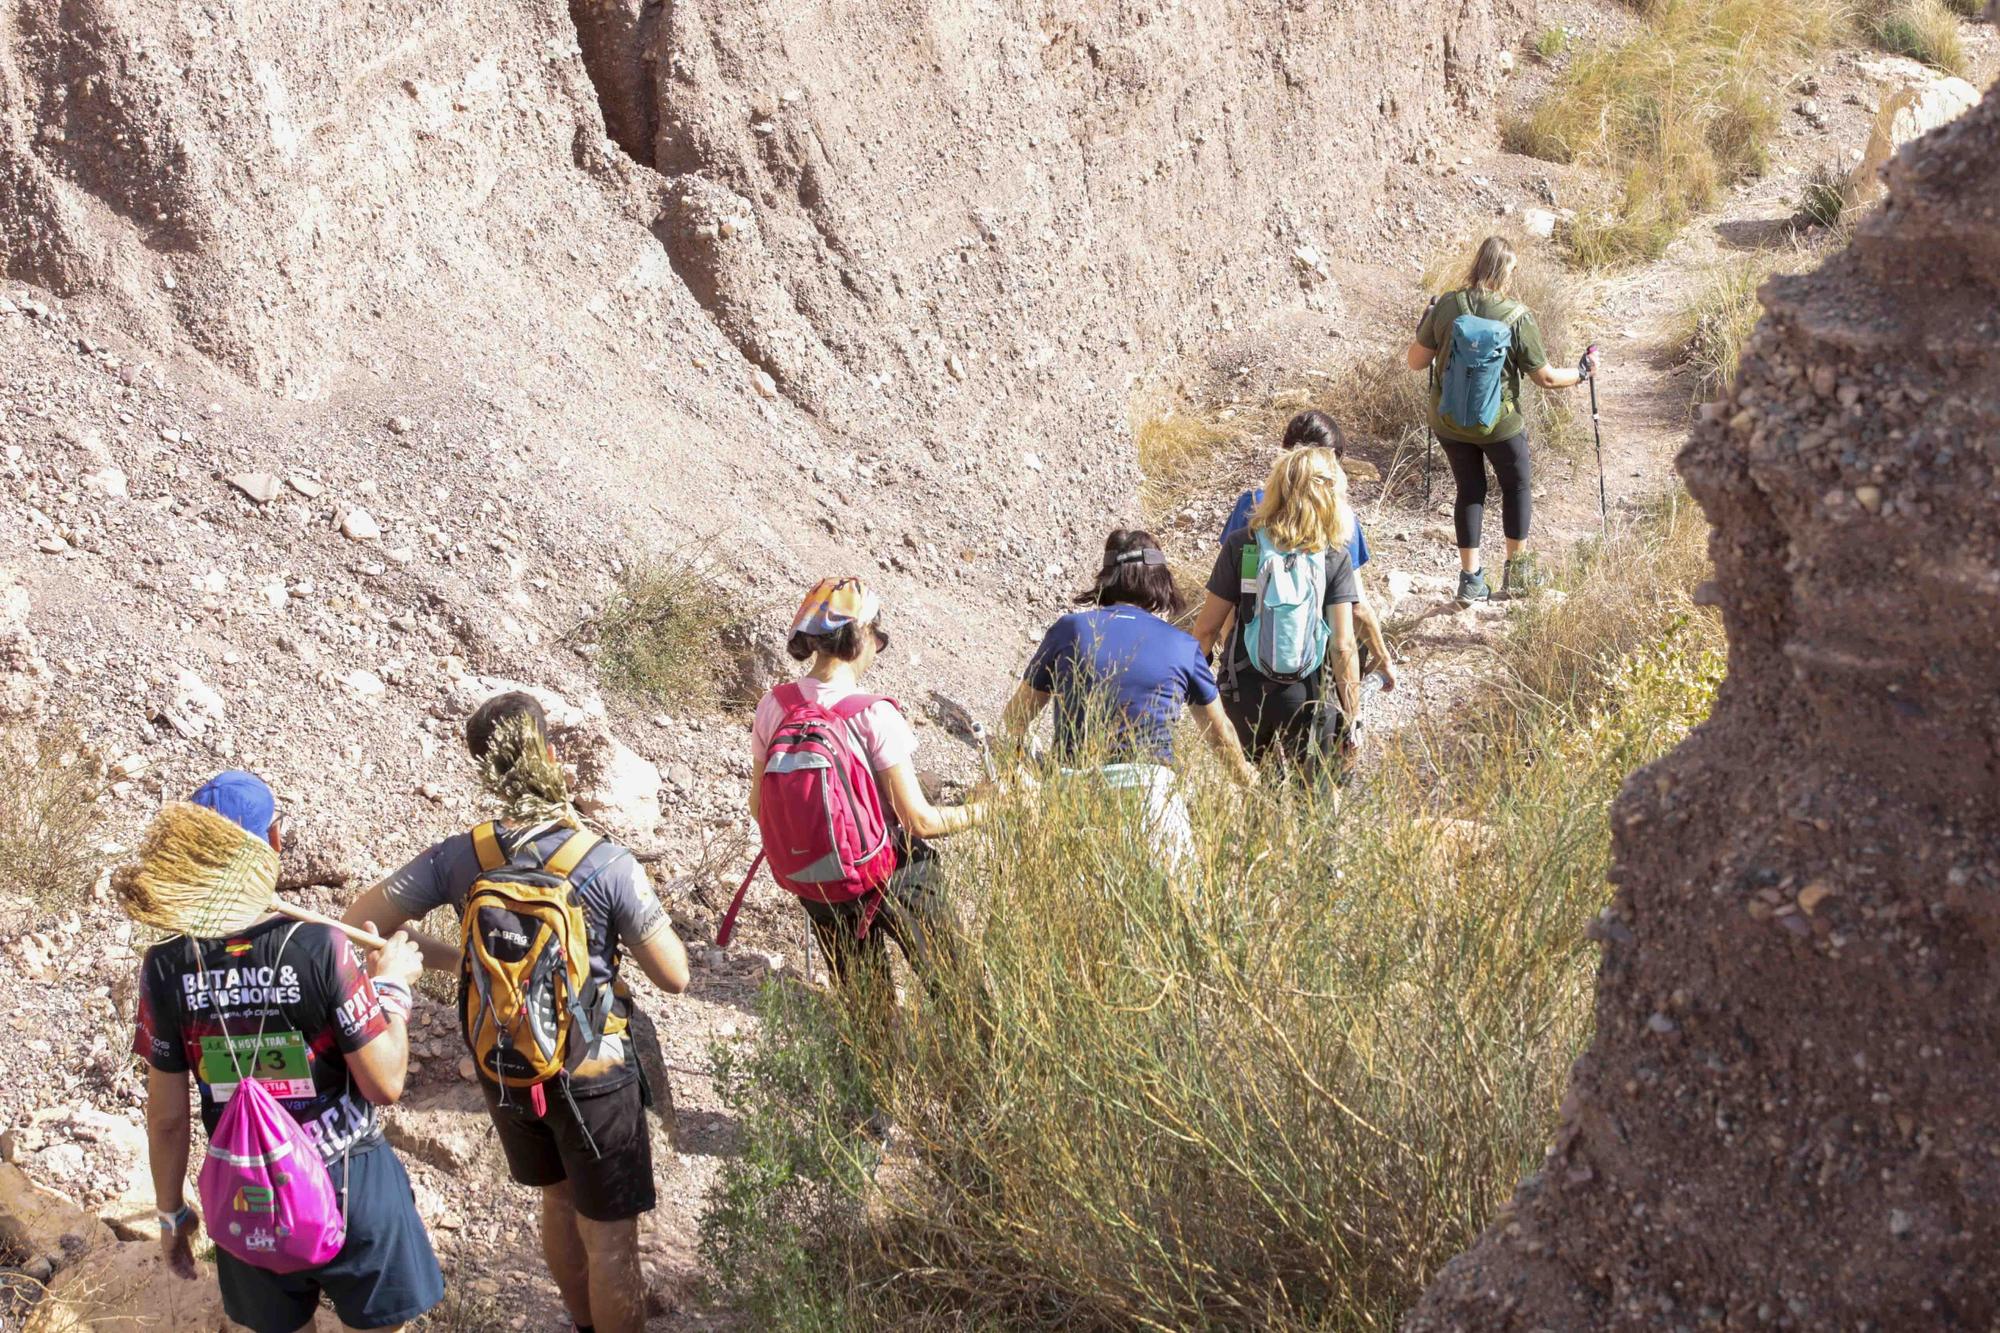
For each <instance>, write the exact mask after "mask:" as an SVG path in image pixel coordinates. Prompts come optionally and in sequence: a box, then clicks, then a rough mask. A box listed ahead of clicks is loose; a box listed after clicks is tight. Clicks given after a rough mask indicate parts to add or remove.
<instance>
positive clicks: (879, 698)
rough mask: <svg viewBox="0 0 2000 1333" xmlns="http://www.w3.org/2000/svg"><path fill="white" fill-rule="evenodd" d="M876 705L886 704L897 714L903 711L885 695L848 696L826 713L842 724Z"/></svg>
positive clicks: (899, 705) (900, 706) (901, 707)
mask: <svg viewBox="0 0 2000 1333" xmlns="http://www.w3.org/2000/svg"><path fill="white" fill-rule="evenodd" d="M876 704H887V705H889V707H891V708H893V709H895V710H896V711H897V712H899V713H900V712H902V711H903V706H902V705H901V704H899V703H897V702H896V701H895V700H894V699H891V698H890V697H889V696H888V695H886V694H850V695H848V696H847V697H846V698H845V699H842V700H841V701H840V702H839V703H837V704H834V705H832V706H831V707H829V708H828V709H827V710H826V711H827V712H829V713H832V714H833V715H834V716H835V717H837V718H839V719H840V720H841V721H842V722H852V721H853V720H854V719H855V718H857V717H860V716H861V715H862V714H863V713H865V712H867V711H868V710H869V709H871V708H873V707H874V706H875V705H876Z"/></svg>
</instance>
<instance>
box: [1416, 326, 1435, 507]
mask: <svg viewBox="0 0 2000 1333" xmlns="http://www.w3.org/2000/svg"><path fill="white" fill-rule="evenodd" d="M1437 303H1438V299H1437V298H1436V297H1435V296H1433V297H1432V298H1431V301H1430V304H1429V305H1427V306H1425V307H1424V321H1425V322H1426V323H1428V322H1429V320H1430V317H1431V311H1432V310H1434V309H1436V308H1437ZM1419 328H1421V326H1419ZM1430 378H1431V382H1432V384H1433V385H1435V383H1436V381H1437V360H1436V357H1435V355H1433V357H1432V360H1431V370H1430ZM1436 451H1437V433H1436V432H1435V431H1433V430H1432V429H1431V423H1430V422H1428V421H1426V422H1425V423H1424V512H1425V513H1426V514H1428V513H1430V510H1431V466H1432V464H1431V459H1432V455H1433V454H1435V453H1436Z"/></svg>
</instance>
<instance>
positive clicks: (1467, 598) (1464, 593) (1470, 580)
mask: <svg viewBox="0 0 2000 1333" xmlns="http://www.w3.org/2000/svg"><path fill="white" fill-rule="evenodd" d="M1492 595H1493V593H1492V591H1491V590H1490V589H1489V588H1487V586H1486V571H1485V570H1483V569H1475V570H1473V571H1472V572H1471V573H1470V574H1465V573H1461V574H1460V575H1459V576H1458V604H1459V605H1460V606H1471V605H1472V604H1473V603H1474V602H1483V601H1485V600H1486V599H1487V598H1488V597H1491V596H1492Z"/></svg>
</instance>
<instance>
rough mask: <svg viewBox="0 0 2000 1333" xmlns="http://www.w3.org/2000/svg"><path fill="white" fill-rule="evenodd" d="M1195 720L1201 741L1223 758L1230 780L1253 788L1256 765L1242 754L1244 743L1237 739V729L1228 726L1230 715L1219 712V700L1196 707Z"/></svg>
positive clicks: (1220, 705) (1255, 781)
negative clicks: (1232, 779) (1205, 742)
mask: <svg viewBox="0 0 2000 1333" xmlns="http://www.w3.org/2000/svg"><path fill="white" fill-rule="evenodd" d="M1194 720H1195V725H1196V726H1198V727H1199V728H1200V729H1201V735H1202V739H1203V740H1205V741H1207V742H1208V744H1209V747H1210V748H1211V749H1213V750H1214V751H1215V752H1216V753H1217V754H1218V755H1220V756H1222V762H1223V764H1224V766H1226V767H1227V768H1228V769H1229V776H1230V777H1232V778H1234V779H1235V780H1236V781H1237V782H1240V783H1241V784H1243V785H1244V786H1246V787H1254V786H1256V785H1257V765H1255V764H1253V763H1251V762H1250V759H1249V756H1247V755H1245V754H1244V753H1243V742H1241V741H1239V740H1237V739H1236V727H1235V725H1234V724H1233V723H1231V722H1230V720H1229V714H1227V713H1225V712H1223V711H1222V700H1220V699H1210V700H1209V701H1208V702H1207V703H1205V704H1197V705H1195V709H1194Z"/></svg>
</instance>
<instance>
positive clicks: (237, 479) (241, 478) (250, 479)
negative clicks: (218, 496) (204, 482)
mask: <svg viewBox="0 0 2000 1333" xmlns="http://www.w3.org/2000/svg"><path fill="white" fill-rule="evenodd" d="M223 480H225V481H227V482H228V483H229V484H230V485H231V486H234V487H235V488H236V489H237V490H239V491H241V492H243V494H245V495H247V496H249V497H250V498H251V499H252V500H254V501H256V502H257V503H258V504H260V505H267V504H269V503H271V501H273V500H275V499H277V498H278V491H279V489H280V483H279V481H278V479H277V477H275V476H273V475H272V474H271V473H269V472H237V473H233V474H232V475H230V476H228V477H225V478H223Z"/></svg>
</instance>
